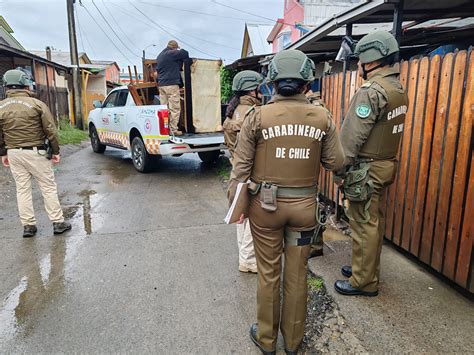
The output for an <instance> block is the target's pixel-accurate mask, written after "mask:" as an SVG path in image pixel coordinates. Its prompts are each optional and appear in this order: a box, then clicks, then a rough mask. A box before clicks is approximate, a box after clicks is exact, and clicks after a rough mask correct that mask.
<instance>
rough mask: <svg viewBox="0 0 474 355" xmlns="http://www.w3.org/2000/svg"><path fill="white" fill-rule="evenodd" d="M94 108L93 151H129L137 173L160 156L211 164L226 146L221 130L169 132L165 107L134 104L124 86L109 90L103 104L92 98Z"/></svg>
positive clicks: (91, 128)
mask: <svg viewBox="0 0 474 355" xmlns="http://www.w3.org/2000/svg"><path fill="white" fill-rule="evenodd" d="M94 107H95V108H94V109H93V110H92V111H91V112H90V113H89V136H90V139H91V144H92V149H93V150H94V152H96V153H103V152H104V151H105V149H106V147H107V146H110V147H114V148H119V149H125V150H130V151H131V155H132V161H133V165H134V167H135V169H137V170H138V171H139V172H148V171H149V170H150V169H151V168H152V166H153V164H154V163H155V161H156V160H158V159H159V158H161V157H162V156H180V155H182V154H184V153H197V154H198V155H199V158H200V159H201V160H202V161H203V162H204V163H211V162H213V161H216V160H217V159H218V158H219V155H220V154H221V151H222V150H224V149H226V146H225V143H224V135H223V133H222V132H211V133H191V134H184V135H183V136H179V137H175V136H172V135H170V131H169V128H168V109H167V106H166V105H145V106H136V105H135V102H134V100H133V98H132V96H131V94H130V92H129V90H128V88H127V87H126V86H122V87H119V88H116V89H114V90H112V91H111V92H110V93H109V95H108V96H107V98H106V99H105V100H104V102H103V103H101V102H100V101H94Z"/></svg>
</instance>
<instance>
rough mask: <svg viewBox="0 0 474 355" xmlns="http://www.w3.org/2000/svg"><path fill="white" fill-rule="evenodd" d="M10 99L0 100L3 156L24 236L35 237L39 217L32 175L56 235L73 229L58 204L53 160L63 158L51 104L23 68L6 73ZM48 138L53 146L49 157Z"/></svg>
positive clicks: (5, 81)
mask: <svg viewBox="0 0 474 355" xmlns="http://www.w3.org/2000/svg"><path fill="white" fill-rule="evenodd" d="M3 82H4V85H5V86H6V89H7V98H6V99H5V100H3V101H1V102H0V156H1V157H2V163H3V165H4V166H5V167H6V168H10V170H11V172H12V175H13V178H14V179H15V183H16V191H17V200H18V210H19V213H20V220H21V223H22V224H23V237H25V238H28V237H33V236H34V235H35V234H36V232H37V228H36V219H35V214H34V210H33V200H32V195H31V178H32V177H34V178H35V180H36V181H37V183H38V186H39V188H40V190H41V193H42V195H43V199H44V205H45V209H46V212H47V213H48V217H49V219H50V220H51V221H52V222H53V230H54V234H61V233H64V232H65V231H67V230H70V229H71V224H70V223H68V222H65V221H64V216H63V211H62V209H61V206H60V204H59V200H58V193H57V188H56V182H55V181H54V173H53V169H52V166H51V162H53V163H55V164H57V163H59V161H60V155H59V143H58V136H57V132H56V127H55V125H54V120H53V116H52V115H51V112H50V111H49V109H48V107H47V106H46V105H45V104H44V103H43V102H41V101H40V100H37V99H35V98H33V97H32V93H31V92H30V91H29V90H28V87H29V79H28V77H27V75H26V74H25V73H24V72H23V71H21V70H9V71H7V72H6V73H5V75H4V76H3ZM46 138H47V139H48V140H49V141H50V143H51V147H52V153H53V154H52V159H51V160H48V159H47V157H46V156H47V151H46V148H47V147H46V146H45V140H46Z"/></svg>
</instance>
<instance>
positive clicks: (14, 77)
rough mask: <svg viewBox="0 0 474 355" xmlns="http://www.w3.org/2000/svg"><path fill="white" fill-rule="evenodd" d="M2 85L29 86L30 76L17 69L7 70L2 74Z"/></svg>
mask: <svg viewBox="0 0 474 355" xmlns="http://www.w3.org/2000/svg"><path fill="white" fill-rule="evenodd" d="M3 85H5V86H29V85H30V78H29V77H28V75H27V74H26V73H25V72H24V71H22V70H19V69H12V70H8V71H7V72H6V73H5V74H4V75H3Z"/></svg>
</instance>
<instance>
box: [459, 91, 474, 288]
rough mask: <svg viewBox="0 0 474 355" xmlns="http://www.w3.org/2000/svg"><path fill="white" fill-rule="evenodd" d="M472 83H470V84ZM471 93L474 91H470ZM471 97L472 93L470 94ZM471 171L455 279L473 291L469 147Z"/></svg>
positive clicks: (473, 191) (473, 184)
mask: <svg viewBox="0 0 474 355" xmlns="http://www.w3.org/2000/svg"><path fill="white" fill-rule="evenodd" d="M471 85H472V84H471ZM471 93H474V92H472V91H471ZM471 98H472V95H471ZM470 110H471V113H470V115H471V123H472V101H471V108H470ZM470 158H471V164H470V165H471V172H470V174H469V180H468V188H467V199H466V206H465V208H464V223H463V227H462V232H461V242H460V245H459V257H458V260H457V269H456V278H455V281H456V282H457V283H458V284H459V285H461V286H463V287H467V286H468V283H469V282H470V285H469V286H470V287H469V290H470V291H471V292H473V291H474V283H473V282H472V280H469V275H470V277H471V278H472V277H473V272H474V270H473V264H472V263H473V259H474V258H473V255H472V253H473V243H474V223H473V221H472V211H474V156H473V155H472V149H471V157H470Z"/></svg>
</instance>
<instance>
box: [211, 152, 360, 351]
mask: <svg viewBox="0 0 474 355" xmlns="http://www.w3.org/2000/svg"><path fill="white" fill-rule="evenodd" d="M230 170H231V165H230V162H229V160H228V157H227V156H221V158H220V159H219V161H218V163H217V166H216V172H217V174H218V175H219V177H220V180H221V184H222V189H223V190H224V191H227V186H228V183H229V175H230ZM328 228H332V229H336V230H339V231H340V232H341V233H344V234H350V229H349V228H348V226H347V224H345V223H339V222H335V218H334V216H331V217H330V219H329V222H328ZM308 285H309V287H308V315H307V318H306V329H305V336H304V339H303V344H302V345H301V352H303V353H308V354H320V353H351V354H353V353H366V352H367V350H366V349H365V348H364V347H363V345H362V344H361V342H360V340H359V339H358V338H357V337H356V336H355V335H354V333H353V332H352V331H351V329H350V328H349V326H348V325H347V323H346V321H345V319H344V317H343V316H342V314H341V313H340V310H339V307H338V305H337V304H336V302H335V301H334V299H333V298H332V297H331V296H330V295H329V294H328V293H327V290H326V286H325V284H324V280H323V279H322V277H320V276H318V275H315V274H313V273H312V272H311V271H309V273H308Z"/></svg>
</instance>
